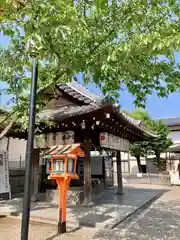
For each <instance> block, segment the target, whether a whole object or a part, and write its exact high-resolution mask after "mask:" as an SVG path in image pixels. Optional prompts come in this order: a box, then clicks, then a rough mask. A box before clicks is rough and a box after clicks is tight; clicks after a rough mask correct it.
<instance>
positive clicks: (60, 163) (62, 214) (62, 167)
mask: <svg viewBox="0 0 180 240" xmlns="http://www.w3.org/2000/svg"><path fill="white" fill-rule="evenodd" d="M49 164H50V166H49V171H50V175H49V177H48V178H49V179H55V180H56V183H57V185H58V190H59V220H58V233H59V234H60V233H65V232H66V198H67V191H68V186H69V183H70V181H71V179H78V178H79V177H78V175H77V173H76V166H77V156H76V155H74V154H68V155H51V159H50V162H49Z"/></svg>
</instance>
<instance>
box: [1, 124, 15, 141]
mask: <svg viewBox="0 0 180 240" xmlns="http://www.w3.org/2000/svg"><path fill="white" fill-rule="evenodd" d="M15 121H16V120H12V121H11V122H9V123H8V125H7V126H6V127H5V128H4V130H3V131H2V132H1V133H0V140H2V139H3V138H4V137H5V136H6V134H7V133H8V132H9V130H10V129H11V128H12V126H13V124H14V123H15Z"/></svg>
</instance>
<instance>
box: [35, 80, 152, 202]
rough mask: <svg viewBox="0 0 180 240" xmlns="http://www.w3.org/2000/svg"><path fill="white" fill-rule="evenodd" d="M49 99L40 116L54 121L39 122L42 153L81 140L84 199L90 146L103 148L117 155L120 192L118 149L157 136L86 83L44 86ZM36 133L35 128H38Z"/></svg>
mask: <svg viewBox="0 0 180 240" xmlns="http://www.w3.org/2000/svg"><path fill="white" fill-rule="evenodd" d="M42 94H44V95H45V96H46V98H47V99H48V104H47V106H46V108H45V109H44V110H43V111H42V112H41V113H40V117H41V118H42V119H45V120H48V121H51V122H53V124H52V126H51V127H47V126H46V125H45V124H44V125H43V124H42V125H40V126H39V134H40V133H42V132H43V136H44V137H43V139H44V140H43V142H41V146H36V147H37V148H41V149H44V151H43V153H42V154H43V156H44V155H47V154H48V153H49V154H50V153H51V151H53V150H54V149H55V148H56V149H57V148H58V146H59V148H58V149H61V146H66V145H72V144H80V145H79V146H81V147H82V151H83V156H84V159H83V168H84V171H83V179H84V181H83V182H84V187H83V189H84V193H83V194H84V202H87V203H88V202H91V201H92V179H91V156H90V152H91V151H92V150H99V151H106V152H109V153H110V154H114V155H115V156H116V159H117V180H118V181H117V182H118V193H119V194H121V193H122V192H123V188H122V173H121V154H120V152H121V151H123V152H127V151H129V147H130V144H131V143H133V142H134V141H135V140H144V139H149V138H154V137H156V136H155V135H154V134H153V133H150V132H149V131H147V130H145V129H144V128H143V127H140V125H139V121H136V120H134V119H132V118H130V117H128V116H126V115H125V114H123V113H121V112H120V107H119V105H118V104H111V103H109V102H107V101H105V99H103V98H101V97H99V96H98V95H96V94H93V93H91V92H90V91H89V90H87V89H86V88H85V87H83V86H82V85H80V84H79V83H77V82H76V81H72V82H71V83H66V84H59V85H57V86H56V89H55V91H51V90H50V89H46V90H45V91H44V92H43V93H42ZM37 134H38V131H37Z"/></svg>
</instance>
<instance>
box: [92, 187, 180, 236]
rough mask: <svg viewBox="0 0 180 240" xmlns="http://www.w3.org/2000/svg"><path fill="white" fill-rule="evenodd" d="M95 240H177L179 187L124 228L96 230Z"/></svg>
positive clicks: (179, 207)
mask: <svg viewBox="0 0 180 240" xmlns="http://www.w3.org/2000/svg"><path fill="white" fill-rule="evenodd" d="M92 239H96V240H115V239H116V240H120V239H121V240H122V239H124V240H179V239H180V187H173V188H172V189H171V190H170V191H169V192H166V193H165V194H164V195H163V196H162V197H160V198H159V199H158V200H156V201H155V202H154V203H153V204H152V205H151V206H150V207H149V208H148V209H146V210H145V211H142V212H141V213H140V214H139V215H138V216H135V217H134V219H131V221H130V222H127V225H126V227H125V226H123V227H122V225H121V224H119V225H118V226H117V227H116V229H113V230H111V231H107V230H98V231H97V232H96V233H95V234H94V236H93V238H92Z"/></svg>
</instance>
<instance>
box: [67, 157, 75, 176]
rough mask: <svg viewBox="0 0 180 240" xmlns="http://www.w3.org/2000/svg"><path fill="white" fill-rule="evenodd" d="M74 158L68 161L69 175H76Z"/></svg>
mask: <svg viewBox="0 0 180 240" xmlns="http://www.w3.org/2000/svg"><path fill="white" fill-rule="evenodd" d="M74 161H75V159H74V158H68V159H67V172H68V173H74Z"/></svg>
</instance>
